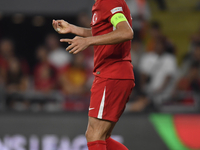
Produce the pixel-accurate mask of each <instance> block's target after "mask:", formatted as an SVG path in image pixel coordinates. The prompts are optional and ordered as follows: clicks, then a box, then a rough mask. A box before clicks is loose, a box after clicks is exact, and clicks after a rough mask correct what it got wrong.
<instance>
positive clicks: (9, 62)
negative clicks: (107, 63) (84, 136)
mask: <svg viewBox="0 0 200 150" xmlns="http://www.w3.org/2000/svg"><path fill="white" fill-rule="evenodd" d="M158 2H159V6H160V9H162V10H164V9H166V6H165V4H164V1H158ZM127 3H128V5H129V7H130V9H131V14H132V18H133V30H134V39H133V41H132V49H131V56H132V64H133V66H134V74H135V83H136V86H135V88H134V90H133V92H132V95H131V97H130V101H129V103H128V105H127V108H126V111H127V112H143V111H144V112H145V111H162V109H161V108H163V106H186V107H193V108H194V107H195V108H196V105H197V104H199V102H198V101H200V97H199V93H200V92H199V91H200V28H199V31H196V33H195V34H194V35H193V36H192V37H191V38H190V45H189V49H188V53H187V55H186V56H185V58H184V59H183V61H182V64H181V66H178V65H177V60H176V51H177V50H176V45H175V44H174V43H173V42H172V41H171V40H170V39H169V38H168V37H166V36H165V35H164V34H163V32H162V26H161V25H160V23H159V22H157V21H150V18H151V13H150V10H149V7H148V4H147V3H146V1H132V0H127ZM77 18H78V25H80V26H83V27H90V16H89V15H88V14H87V13H80V14H79V15H78V17H77ZM16 51H17V49H16V48H15V41H13V40H12V39H9V38H1V39H0V99H1V101H2V104H4V106H5V108H6V109H9V110H17V111H36V112H37V111H60V110H64V111H86V110H87V109H88V106H89V98H90V88H91V85H92V82H93V79H94V76H93V75H92V70H93V47H89V48H87V49H86V50H85V51H83V52H81V53H79V54H77V55H72V54H69V53H68V52H66V51H65V48H64V47H62V46H61V44H60V42H59V37H58V35H57V34H56V33H49V34H47V35H46V37H45V40H44V43H43V44H41V45H38V47H37V48H36V50H35V56H33V57H35V59H37V63H36V64H35V65H34V67H33V68H30V65H29V63H28V60H27V59H26V58H21V57H19V56H17V55H16ZM33 59H34V58H33Z"/></svg>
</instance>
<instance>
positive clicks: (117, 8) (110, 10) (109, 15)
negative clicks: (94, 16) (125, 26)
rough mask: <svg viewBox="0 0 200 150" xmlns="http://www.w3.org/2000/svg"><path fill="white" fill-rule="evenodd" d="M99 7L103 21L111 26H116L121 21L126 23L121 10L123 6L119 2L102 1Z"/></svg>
mask: <svg viewBox="0 0 200 150" xmlns="http://www.w3.org/2000/svg"><path fill="white" fill-rule="evenodd" d="M100 6H101V11H102V12H101V13H102V14H103V16H104V19H105V20H107V21H108V22H110V23H112V24H113V26H116V25H117V24H118V23H119V22H121V21H127V19H126V17H125V14H124V10H123V4H122V3H120V2H119V1H117V0H115V1H112V0H108V1H106V0H103V1H102V2H101V5H100Z"/></svg>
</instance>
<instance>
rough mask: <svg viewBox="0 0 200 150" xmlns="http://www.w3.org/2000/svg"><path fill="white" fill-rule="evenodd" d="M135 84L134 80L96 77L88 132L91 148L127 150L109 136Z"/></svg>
mask: <svg viewBox="0 0 200 150" xmlns="http://www.w3.org/2000/svg"><path fill="white" fill-rule="evenodd" d="M133 86H134V81H132V80H113V79H105V78H100V77H97V78H95V80H94V82H93V86H92V89H91V99H90V109H89V116H90V117H89V124H88V129H87V132H86V137H87V140H88V147H89V150H106V149H107V150H116V148H119V150H127V148H126V147H125V146H123V145H122V144H120V143H118V142H116V141H114V140H113V139H111V138H108V137H109V136H110V135H111V132H112V129H113V128H114V126H115V124H116V122H117V121H118V119H119V117H120V116H121V114H122V113H123V111H124V108H125V105H126V102H127V101H128V97H129V95H130V93H131V90H132V88H133ZM108 120H109V121H108ZM106 139H107V143H108V144H106V141H105V140H106ZM106 145H108V147H107V148H106ZM113 145H114V146H113Z"/></svg>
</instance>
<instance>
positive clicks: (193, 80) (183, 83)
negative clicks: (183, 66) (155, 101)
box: [173, 62, 200, 104]
mask: <svg viewBox="0 0 200 150" xmlns="http://www.w3.org/2000/svg"><path fill="white" fill-rule="evenodd" d="M199 68H200V63H198V62H193V63H192V64H191V65H190V67H189V69H188V71H187V74H186V75H184V76H183V77H181V78H180V80H179V81H178V83H177V85H176V89H175V92H174V94H173V98H174V99H178V100H179V101H180V100H181V102H182V103H185V104H194V97H193V95H192V93H191V92H195V93H197V94H199V91H200V73H199ZM183 92H184V94H183Z"/></svg>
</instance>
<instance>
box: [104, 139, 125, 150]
mask: <svg viewBox="0 0 200 150" xmlns="http://www.w3.org/2000/svg"><path fill="white" fill-rule="evenodd" d="M106 147H107V150H128V148H127V147H126V146H124V145H123V144H121V143H119V142H117V141H115V140H113V139H112V138H110V137H109V138H107V139H106Z"/></svg>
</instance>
